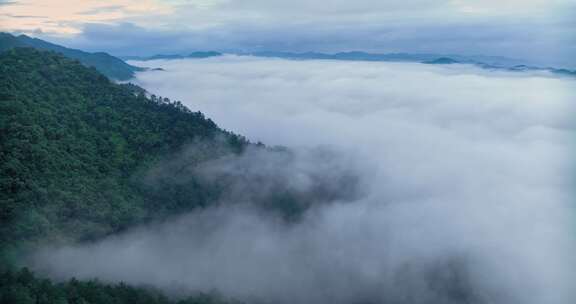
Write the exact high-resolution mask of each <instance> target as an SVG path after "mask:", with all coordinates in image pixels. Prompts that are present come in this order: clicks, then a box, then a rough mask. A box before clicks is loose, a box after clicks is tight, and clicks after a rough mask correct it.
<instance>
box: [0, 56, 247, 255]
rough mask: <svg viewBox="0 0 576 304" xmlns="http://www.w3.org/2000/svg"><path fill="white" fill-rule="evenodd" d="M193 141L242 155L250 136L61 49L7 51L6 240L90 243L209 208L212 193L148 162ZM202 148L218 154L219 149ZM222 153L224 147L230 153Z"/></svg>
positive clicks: (1, 75) (2, 79)
mask: <svg viewBox="0 0 576 304" xmlns="http://www.w3.org/2000/svg"><path fill="white" fill-rule="evenodd" d="M194 141H204V142H214V143H218V144H219V145H221V146H223V147H224V148H225V149H226V150H227V151H233V152H239V151H241V150H242V149H243V147H244V146H245V145H246V144H247V142H246V141H245V139H244V138H242V137H239V136H236V135H233V134H231V133H229V132H226V131H223V130H221V129H219V128H218V127H217V126H216V124H214V123H213V122H212V121H211V120H209V119H206V118H204V116H203V115H202V113H200V112H191V111H190V110H188V109H187V108H186V107H184V106H183V105H182V104H181V103H180V102H171V101H170V100H168V99H167V98H160V97H155V96H152V97H151V98H147V97H146V96H145V93H144V91H143V90H142V89H140V88H139V87H136V86H134V85H129V84H125V85H119V84H114V83H112V82H111V81H109V80H108V78H106V77H104V76H103V75H102V74H100V73H98V72H97V71H96V70H94V69H90V68H86V67H84V66H83V65H81V64H79V63H78V62H77V61H74V60H70V59H67V58H65V57H62V56H59V55H57V54H55V53H49V52H40V51H37V50H34V49H31V48H16V49H12V50H9V51H6V52H4V53H2V54H1V55H0V159H1V162H0V189H1V192H0V220H1V222H2V227H1V228H0V242H1V243H0V244H1V245H2V248H6V247H7V246H11V245H13V244H16V243H19V242H22V241H35V240H39V239H43V240H49V241H51V242H53V241H59V240H63V241H66V240H85V239H93V238H98V237H101V236H104V235H107V234H110V233H115V232H118V231H120V230H122V229H124V228H126V227H129V226H131V225H134V224H137V223H141V222H144V221H148V220H150V219H152V218H154V219H157V218H162V217H164V216H168V215H172V214H177V213H179V212H182V211H187V210H191V209H192V208H195V207H198V206H204V205H206V204H207V202H209V201H210V200H212V199H213V198H214V197H215V192H214V191H212V190H210V189H206V188H200V187H199V186H198V185H197V183H196V181H195V180H193V179H189V180H188V181H187V182H186V183H182V184H169V183H164V182H163V180H161V179H160V180H157V181H155V185H154V186H150V185H147V184H146V182H145V181H144V180H145V179H146V172H147V169H148V168H150V167H152V166H153V165H154V164H155V163H157V162H158V161H160V160H162V159H164V158H169V157H170V156H171V155H174V154H177V153H179V152H180V151H181V149H182V148H183V147H184V146H185V144H189V143H193V142H194ZM205 150H206V151H199V153H204V154H205V155H204V156H202V155H195V157H196V158H197V159H200V158H202V157H207V156H206V155H208V154H209V156H210V157H215V156H216V155H217V154H218V153H217V152H216V151H215V150H214V149H211V150H210V149H205ZM223 153H224V152H223Z"/></svg>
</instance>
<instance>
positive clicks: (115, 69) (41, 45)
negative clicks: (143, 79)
mask: <svg viewBox="0 0 576 304" xmlns="http://www.w3.org/2000/svg"><path fill="white" fill-rule="evenodd" d="M16 47H31V48H35V49H39V50H48V51H54V52H57V53H60V54H62V55H64V56H66V57H68V58H72V59H76V60H78V61H80V62H81V63H82V64H84V65H86V66H91V67H94V68H96V69H97V70H98V71H99V72H100V73H102V74H104V75H106V76H107V77H109V78H111V79H116V80H128V79H130V78H132V77H134V73H135V72H138V71H144V70H146V69H145V68H140V67H136V66H133V65H129V64H127V63H126V62H124V61H123V60H121V59H119V58H117V57H114V56H112V55H109V54H107V53H103V52H98V53H88V52H84V51H81V50H76V49H70V48H67V47H63V46H60V45H57V44H53V43H50V42H46V41H44V40H41V39H37V38H31V37H28V36H26V35H19V36H14V35H11V34H8V33H1V32H0V52H3V51H6V50H9V49H12V48H16Z"/></svg>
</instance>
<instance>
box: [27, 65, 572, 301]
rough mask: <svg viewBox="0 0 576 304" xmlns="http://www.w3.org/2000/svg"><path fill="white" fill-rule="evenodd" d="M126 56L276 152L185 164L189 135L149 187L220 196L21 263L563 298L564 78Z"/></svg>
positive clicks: (382, 291)
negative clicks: (167, 185)
mask: <svg viewBox="0 0 576 304" xmlns="http://www.w3.org/2000/svg"><path fill="white" fill-rule="evenodd" d="M132 63H133V64H135V65H139V66H147V65H148V66H150V67H152V66H153V67H161V68H162V69H163V70H164V71H149V72H143V73H139V74H137V81H136V83H138V84H139V85H141V86H142V87H144V88H145V89H146V90H148V91H149V92H156V93H157V94H160V95H162V96H171V97H173V98H176V99H179V100H183V101H184V104H185V105H186V106H187V107H189V108H193V109H199V110H200V111H202V112H203V113H206V115H207V116H209V117H212V118H213V119H214V120H215V121H218V122H219V124H220V125H221V126H222V127H224V128H226V129H230V130H235V131H237V132H240V133H241V134H244V135H245V136H247V138H248V139H249V140H251V141H254V142H257V141H261V142H264V143H266V144H269V145H280V146H284V147H287V148H282V147H278V148H274V149H271V150H270V149H265V150H261V149H258V148H255V149H252V148H250V149H247V150H245V151H244V152H243V153H242V154H241V155H231V156H230V155H229V156H224V157H220V158H217V159H215V160H209V161H205V162H201V164H200V165H198V166H193V165H190V164H194V161H193V159H194V157H195V155H197V153H196V152H197V151H199V150H202V149H204V147H205V145H204V144H203V143H201V142H200V143H193V144H190V145H188V146H186V147H185V148H183V149H182V150H180V151H179V152H178V153H177V154H176V156H174V157H172V158H171V159H170V160H168V161H165V162H160V163H159V164H157V165H156V166H155V167H153V168H152V169H150V170H149V172H147V173H146V174H147V183H148V185H150V186H151V187H153V185H154V184H155V183H159V181H160V180H163V181H165V180H170V181H171V182H173V183H179V182H182V183H186V182H187V180H189V179H192V178H194V179H196V180H199V181H200V182H201V183H208V184H221V185H224V186H223V188H222V189H224V190H223V192H222V193H221V194H220V195H219V196H218V199H217V203H216V204H214V205H213V206H212V207H208V208H203V209H202V210H198V211H193V212H189V213H186V214H181V215H179V216H177V217H174V218H170V219H169V220H167V221H164V222H162V223H157V224H150V225H144V226H141V227H138V228H135V229H130V230H128V231H126V232H122V233H120V234H118V235H114V236H111V237H108V238H104V239H103V240H99V241H96V242H91V243H88V244H82V245H73V246H64V247H54V246H48V247H46V248H44V249H43V250H40V251H38V252H37V253H36V254H34V255H33V256H32V257H30V260H29V261H30V265H32V266H33V269H35V270H37V271H38V272H40V273H45V274H47V275H49V276H51V277H54V278H57V279H67V278H70V277H72V276H73V277H76V278H80V279H90V278H98V279H100V280H104V281H106V282H128V283H132V284H144V285H150V286H154V287H157V288H160V289H161V290H164V291H165V292H168V293H169V294H173V295H175V296H181V295H183V294H187V293H190V292H199V291H209V290H216V291H218V292H219V293H221V294H223V295H224V296H225V297H229V298H234V299H240V300H243V301H247V302H263V303H289V302H292V303H293V302H296V303H535V304H536V303H550V304H553V303H558V304H560V303H567V302H569V299H572V298H573V296H574V294H573V293H574V289H573V288H572V287H573V284H572V282H573V280H574V275H575V273H574V269H575V268H574V267H573V266H574V262H573V259H572V257H571V255H570V254H569V253H570V252H571V250H573V245H574V242H573V241H574V239H573V235H572V231H573V224H572V213H573V210H572V207H571V206H570V200H571V195H572V193H571V174H572V173H571V171H570V170H572V169H573V164H572V158H571V156H570V153H571V149H572V148H571V145H570V139H569V138H570V137H571V136H572V130H573V127H574V126H573V119H572V118H571V117H570V113H572V112H571V111H572V105H571V103H570V100H571V98H572V97H573V96H572V95H571V94H570V91H571V90H573V89H574V83H573V81H572V80H570V79H566V78H558V77H554V76H553V75H541V74H529V73H524V74H516V73H506V72H488V71H484V70H481V69H478V68H475V67H472V66H467V65H454V66H428V65H422V64H411V63H365V62H337V61H290V60H282V59H263V58H253V57H244V56H225V57H222V58H211V59H200V60H199V59H188V60H172V61H147V62H132ZM282 194H286V195H287V197H288V200H289V201H290V202H291V203H295V205H294V206H295V207H291V209H289V210H288V209H286V208H284V207H285V206H287V205H286V204H284V203H285V202H286V196H282ZM279 206H280V207H279ZM283 206H284V207H283ZM278 208H279V209H278ZM542 210H546V211H545V212H543V211H542ZM286 214H288V215H289V216H286ZM87 261H89V262H87Z"/></svg>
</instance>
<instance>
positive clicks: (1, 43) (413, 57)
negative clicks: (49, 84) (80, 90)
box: [0, 32, 576, 80]
mask: <svg viewBox="0 0 576 304" xmlns="http://www.w3.org/2000/svg"><path fill="white" fill-rule="evenodd" d="M15 47H32V48H35V49H40V50H49V51H55V52H58V53H61V54H62V55H64V56H66V57H69V58H72V59H76V60H78V61H80V62H81V63H82V64H84V65H86V66H91V67H94V68H96V69H97V70H98V71H99V72H101V73H102V74H104V75H106V76H108V77H109V78H111V79H115V80H128V79H131V78H133V77H134V75H135V72H139V71H145V70H149V69H148V68H142V67H137V66H133V65H130V64H128V63H126V62H124V61H123V60H122V59H124V60H138V61H148V60H159V59H164V60H171V59H185V58H196V59H202V58H210V57H218V56H222V55H226V54H231V55H239V56H255V57H267V58H284V59H291V60H312V59H324V60H349V61H384V62H418V63H424V64H471V65H475V66H477V67H480V68H483V69H488V70H502V71H510V72H527V71H533V72H548V73H552V74H556V75H563V76H570V77H576V70H570V69H564V68H556V67H541V66H536V65H533V64H530V62H528V61H525V60H519V59H513V58H507V57H501V56H484V55H454V54H451V55H442V54H412V53H388V54H377V53H366V52H360V51H353V52H340V53H331V54H328V53H319V52H304V53H293V52H276V51H264V52H227V53H221V52H217V51H196V52H191V53H188V54H159V55H153V56H124V57H122V59H120V58H117V57H114V56H112V55H109V54H107V53H103V52H97V53H89V52H84V51H81V50H76V49H71V48H67V47H63V46H60V45H57V44H53V43H50V42H47V41H44V40H41V39H37V38H31V37H28V36H26V35H19V36H14V35H11V34H8V33H2V32H0V52H2V51H5V50H8V49H12V48H15ZM152 70H162V69H152Z"/></svg>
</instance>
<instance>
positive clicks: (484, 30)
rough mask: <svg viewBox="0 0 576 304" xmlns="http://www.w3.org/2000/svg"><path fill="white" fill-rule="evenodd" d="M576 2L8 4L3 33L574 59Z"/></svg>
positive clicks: (114, 42)
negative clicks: (572, 57) (575, 9)
mask: <svg viewBox="0 0 576 304" xmlns="http://www.w3.org/2000/svg"><path fill="white" fill-rule="evenodd" d="M575 4H576V1H575V0H499V1H496V0H410V1H395V0H394V1H393V0H357V1H345V0H330V1H307V0H292V1H280V0H274V1H270V0H188V1H185V0H114V1H112V0H107V1H96V0H84V1H69V0H0V18H1V21H0V26H1V27H2V29H3V30H6V31H10V32H14V33H26V34H31V35H35V36H39V37H42V38H47V39H48V38H49V39H51V40H52V41H56V42H59V43H62V44H65V45H67V46H71V47H77V48H83V49H87V50H93V51H96V50H98V51H108V52H111V53H112V54H115V55H151V54H156V53H179V52H188V51H191V50H208V49H215V50H244V51H255V50H282V51H323V52H337V51H349V50H363V51H370V52H418V53H422V52H432V53H460V54H484V55H504V56H509V57H522V58H528V59H533V60H541V61H545V60H550V59H551V58H556V59H557V61H558V62H560V61H562V60H563V61H564V62H565V63H566V62H567V61H568V58H567V57H568V54H571V53H574V51H575V50H576V41H575V40H576V39H575V38H574V36H573V35H571V30H572V29H573V28H574V22H573V21H571V19H574V18H570V17H571V16H572V15H573V14H574V7H575Z"/></svg>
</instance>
